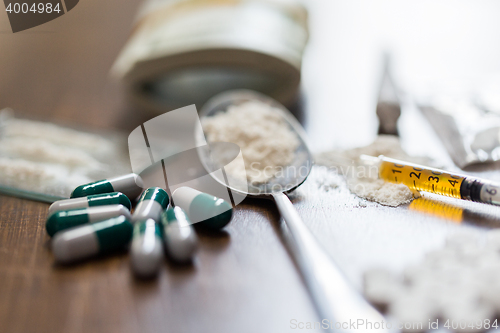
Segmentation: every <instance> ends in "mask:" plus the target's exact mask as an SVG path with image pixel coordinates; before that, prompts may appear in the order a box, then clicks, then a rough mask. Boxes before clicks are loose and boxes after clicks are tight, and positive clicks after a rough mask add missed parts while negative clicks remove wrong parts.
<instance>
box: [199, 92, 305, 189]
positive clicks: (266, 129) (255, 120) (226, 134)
mask: <svg viewBox="0 0 500 333" xmlns="http://www.w3.org/2000/svg"><path fill="white" fill-rule="evenodd" d="M280 112H281V111H280V110H278V109H276V108H274V107H272V106H270V105H268V104H265V103H262V102H259V101H251V102H245V103H242V104H239V105H232V106H230V107H229V108H228V109H227V110H226V112H220V113H218V114H216V115H214V116H213V117H209V118H206V119H204V121H203V123H202V126H203V130H204V132H205V134H206V136H207V140H208V141H209V142H211V143H214V142H232V143H235V144H237V145H238V146H239V147H240V148H241V152H242V155H243V160H244V161H245V169H246V177H247V180H248V181H249V182H251V183H265V182H266V181H268V180H269V179H271V178H272V177H273V176H274V175H275V174H276V173H277V172H279V171H280V170H281V169H282V167H284V166H286V165H288V164H290V163H291V162H292V161H293V159H294V158H295V151H296V149H297V147H298V146H299V140H298V138H297V136H296V134H295V133H294V132H293V131H292V130H291V129H290V127H289V125H288V124H287V123H286V122H285V121H284V120H283V118H282V116H281V114H280ZM226 171H227V172H228V173H230V174H232V176H234V177H241V176H240V175H239V174H241V172H242V170H240V168H234V169H231V165H229V166H228V168H226Z"/></svg>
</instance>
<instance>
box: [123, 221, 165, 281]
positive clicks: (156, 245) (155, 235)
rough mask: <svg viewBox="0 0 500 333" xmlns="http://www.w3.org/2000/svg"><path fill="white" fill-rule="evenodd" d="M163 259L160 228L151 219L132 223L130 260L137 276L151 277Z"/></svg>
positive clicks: (156, 271)
mask: <svg viewBox="0 0 500 333" xmlns="http://www.w3.org/2000/svg"><path fill="white" fill-rule="evenodd" d="M162 261H163V245H162V239H161V228H160V225H159V224H158V223H156V221H155V220H153V219H147V220H146V221H139V222H136V223H135V224H134V234H133V236H132V246H131V248H130V262H131V265H132V270H133V272H134V274H135V275H136V276H138V277H142V278H148V277H153V276H155V275H156V274H157V273H158V270H159V269H160V265H161V263H162Z"/></svg>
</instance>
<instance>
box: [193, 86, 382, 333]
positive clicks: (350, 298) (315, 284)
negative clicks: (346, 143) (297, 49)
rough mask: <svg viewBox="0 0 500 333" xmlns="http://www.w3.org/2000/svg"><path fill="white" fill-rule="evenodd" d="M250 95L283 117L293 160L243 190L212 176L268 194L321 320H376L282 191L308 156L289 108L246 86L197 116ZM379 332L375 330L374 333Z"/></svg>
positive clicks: (299, 178)
mask: <svg viewBox="0 0 500 333" xmlns="http://www.w3.org/2000/svg"><path fill="white" fill-rule="evenodd" d="M255 100H258V101H260V102H263V103H266V104H268V105H271V106H273V107H275V108H276V112H279V113H280V115H281V116H282V117H283V121H285V122H286V123H287V124H288V125H289V126H290V129H292V130H293V131H294V132H295V133H296V134H297V137H298V139H299V141H300V146H299V148H298V149H297V151H296V154H295V155H296V156H295V159H294V160H293V161H292V163H290V165H288V166H287V167H286V168H285V171H284V172H283V173H280V174H279V175H278V176H275V177H274V178H272V179H271V180H270V181H268V182H267V183H265V184H259V185H252V184H248V189H247V190H246V191H244V190H243V188H242V187H238V186H231V185H229V186H228V185H227V184H231V182H229V183H228V182H227V181H225V179H218V177H217V176H216V173H213V174H212V176H213V177H214V179H215V180H217V181H218V182H219V183H221V184H222V185H224V186H227V187H228V188H229V189H231V190H232V191H235V192H238V193H241V194H244V195H248V196H252V197H256V198H273V199H274V201H275V202H276V205H277V206H278V209H279V211H280V213H281V216H282V217H283V219H284V221H285V223H286V226H287V227H288V229H289V231H290V236H291V237H290V241H289V246H290V250H291V253H292V254H293V256H294V259H295V260H296V263H297V265H298V267H299V269H300V271H301V273H302V275H303V278H304V280H305V282H306V285H307V287H308V289H309V292H310V294H311V296H312V298H313V301H314V303H315V305H316V308H317V310H318V312H319V315H320V316H321V318H322V319H328V320H334V321H335V322H340V323H349V322H350V321H357V320H358V319H360V320H361V319H362V320H368V321H370V322H379V323H380V322H382V320H384V318H383V316H382V315H381V314H380V313H378V312H377V311H376V310H375V309H374V308H373V307H372V306H371V305H370V304H368V303H367V302H366V300H365V299H364V298H363V297H361V295H360V294H359V293H358V292H357V291H356V290H355V289H354V288H353V287H352V286H351V285H350V284H349V283H348V282H347V280H346V278H345V277H344V275H343V274H342V273H341V272H340V270H339V268H338V267H337V266H336V265H335V264H334V262H333V261H332V259H331V258H330V257H329V256H328V255H327V254H326V253H325V251H324V250H323V249H322V248H321V246H320V245H319V244H318V242H317V240H316V239H315V238H314V236H313V235H312V234H311V232H310V231H309V229H308V228H307V227H306V226H305V224H304V223H303V222H302V220H301V218H300V216H299V214H298V213H297V211H296V210H295V208H294V207H293V204H292V203H291V201H290V199H289V198H288V196H287V195H286V193H289V192H291V191H293V190H294V189H295V188H297V187H298V186H299V185H301V184H302V183H303V182H304V181H305V180H306V178H307V176H308V175H309V173H310V171H311V168H312V164H313V162H312V161H313V159H312V155H311V153H310V151H309V149H308V147H307V144H306V141H305V133H304V130H303V129H302V127H301V125H300V124H299V123H298V122H297V120H296V119H295V118H294V117H293V116H292V115H291V114H290V112H289V111H288V110H287V109H286V108H285V107H284V106H282V105H281V104H279V103H278V102H276V101H274V100H273V99H271V98H269V97H267V96H264V95H262V94H260V93H256V92H253V91H248V90H234V91H230V92H225V93H222V94H219V95H217V96H216V97H214V98H212V99H211V100H209V101H208V102H207V103H206V104H205V105H204V106H203V108H202V110H201V111H200V118H201V120H202V122H203V119H204V118H206V117H211V116H213V115H215V114H216V113H218V112H223V111H225V110H227V108H228V107H229V106H230V105H237V104H240V103H243V102H247V101H255ZM200 132H201V131H198V132H197V133H196V137H197V138H198V139H199V141H200V143H203V142H204V137H203V133H200ZM200 159H201V160H202V163H204V164H205V162H206V163H207V164H209V163H211V162H209V161H206V159H207V156H203V154H201V155H200ZM294 169H295V170H294ZM297 170H302V172H296V171H297ZM294 171H295V172H294ZM278 189H279V190H278ZM349 331H350V329H349V328H347V329H346V328H345V327H344V328H343V332H349ZM353 331H354V330H353ZM363 331H369V330H363ZM383 331H384V330H377V332H383Z"/></svg>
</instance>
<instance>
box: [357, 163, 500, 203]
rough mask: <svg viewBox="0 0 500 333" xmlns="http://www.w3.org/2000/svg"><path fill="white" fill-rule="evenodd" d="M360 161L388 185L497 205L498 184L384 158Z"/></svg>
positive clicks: (498, 201)
mask: <svg viewBox="0 0 500 333" xmlns="http://www.w3.org/2000/svg"><path fill="white" fill-rule="evenodd" d="M361 160H362V161H363V162H365V163H367V164H371V165H376V166H377V167H378V176H379V178H380V179H383V180H385V181H387V182H391V183H401V184H404V185H406V186H408V187H409V188H410V189H412V190H417V191H424V192H430V193H435V194H441V195H445V196H448V197H453V198H458V199H464V200H471V201H477V202H484V203H489V204H493V205H500V183H498V184H495V183H493V182H491V181H488V180H484V179H480V178H476V177H470V176H465V175H461V174H457V173H451V172H448V171H444V170H440V169H435V168H429V167H426V166H423V165H418V164H413V163H408V162H405V161H401V160H396V159H393V158H389V157H385V156H383V155H380V156H379V157H373V156H367V155H362V156H361Z"/></svg>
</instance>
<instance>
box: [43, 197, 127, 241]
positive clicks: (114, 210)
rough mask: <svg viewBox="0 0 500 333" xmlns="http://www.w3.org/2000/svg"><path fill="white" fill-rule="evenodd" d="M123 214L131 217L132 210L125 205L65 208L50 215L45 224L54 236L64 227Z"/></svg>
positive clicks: (49, 232) (48, 231)
mask: <svg viewBox="0 0 500 333" xmlns="http://www.w3.org/2000/svg"><path fill="white" fill-rule="evenodd" d="M121 215H123V216H125V217H126V218H127V219H130V212H129V210H128V209H127V208H125V206H123V205H110V206H96V207H89V208H80V209H71V210H64V211H61V212H56V213H54V214H52V215H50V216H49V217H48V219H47V223H46V224H45V228H46V229H47V233H48V234H49V236H50V237H52V236H54V234H55V233H56V232H58V231H61V230H64V229H69V228H72V227H76V226H78V225H82V224H85V223H94V222H99V221H104V220H107V219H110V218H112V217H118V216H121Z"/></svg>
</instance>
